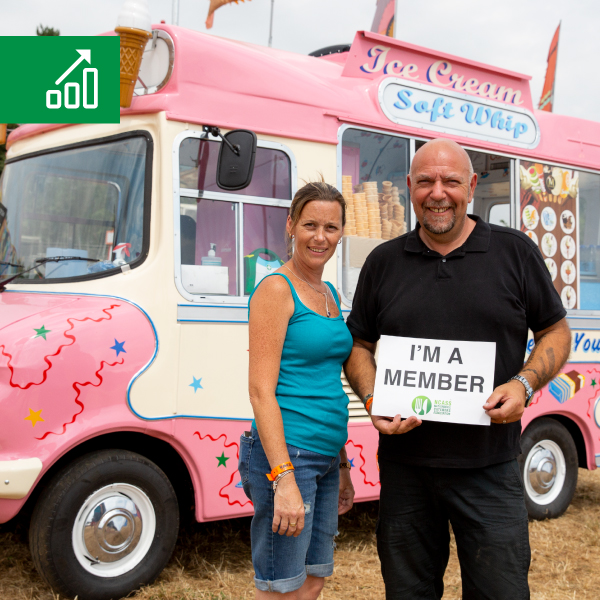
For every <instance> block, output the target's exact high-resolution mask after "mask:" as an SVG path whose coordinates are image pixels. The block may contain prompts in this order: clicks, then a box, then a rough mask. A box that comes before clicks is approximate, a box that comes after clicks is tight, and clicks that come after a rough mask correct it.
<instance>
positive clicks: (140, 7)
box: [117, 0, 152, 31]
mask: <svg viewBox="0 0 600 600" xmlns="http://www.w3.org/2000/svg"><path fill="white" fill-rule="evenodd" d="M117 27H131V28H132V29H142V30H143V31H152V22H151V20H150V7H149V6H148V0H125V2H124V3H123V6H122V7H121V12H120V13H119V18H118V19H117Z"/></svg>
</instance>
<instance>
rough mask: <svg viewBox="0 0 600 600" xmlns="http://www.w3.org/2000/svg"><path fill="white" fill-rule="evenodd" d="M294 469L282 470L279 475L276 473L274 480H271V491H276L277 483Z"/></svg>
mask: <svg viewBox="0 0 600 600" xmlns="http://www.w3.org/2000/svg"><path fill="white" fill-rule="evenodd" d="M293 471H294V469H288V470H287V471H283V472H282V473H279V475H277V477H275V480H274V481H273V493H275V492H276V491H277V484H278V483H279V482H280V481H281V480H282V479H283V478H284V477H285V476H286V475H289V474H290V473H293Z"/></svg>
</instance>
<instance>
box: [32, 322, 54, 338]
mask: <svg viewBox="0 0 600 600" xmlns="http://www.w3.org/2000/svg"><path fill="white" fill-rule="evenodd" d="M33 330H34V331H35V332H36V333H37V335H36V336H35V337H36V338H37V337H43V338H44V339H46V334H47V333H50V330H49V329H46V328H45V327H44V326H43V325H42V326H41V327H40V328H39V329H36V328H35V327H34V328H33ZM34 339H35V338H34Z"/></svg>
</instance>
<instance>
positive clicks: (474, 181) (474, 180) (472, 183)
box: [469, 173, 477, 204]
mask: <svg viewBox="0 0 600 600" xmlns="http://www.w3.org/2000/svg"><path fill="white" fill-rule="evenodd" d="M476 187H477V173H473V176H472V177H471V181H470V182H469V196H470V198H469V204H470V203H471V202H472V201H473V198H474V197H475V188H476Z"/></svg>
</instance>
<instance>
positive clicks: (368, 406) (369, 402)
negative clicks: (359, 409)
mask: <svg viewBox="0 0 600 600" xmlns="http://www.w3.org/2000/svg"><path fill="white" fill-rule="evenodd" d="M372 404H373V396H371V397H370V398H369V399H368V400H367V402H366V404H365V409H366V411H367V412H368V413H369V414H371V405H372Z"/></svg>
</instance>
